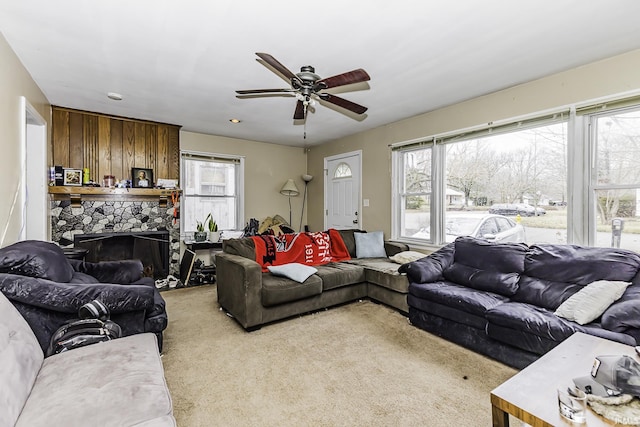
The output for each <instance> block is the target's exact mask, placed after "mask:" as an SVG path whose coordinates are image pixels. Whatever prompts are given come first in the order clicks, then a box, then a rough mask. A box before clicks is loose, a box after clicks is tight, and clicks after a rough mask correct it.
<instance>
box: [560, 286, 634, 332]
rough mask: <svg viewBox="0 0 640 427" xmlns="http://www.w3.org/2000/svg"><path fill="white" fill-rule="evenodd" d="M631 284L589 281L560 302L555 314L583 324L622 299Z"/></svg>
mask: <svg viewBox="0 0 640 427" xmlns="http://www.w3.org/2000/svg"><path fill="white" fill-rule="evenodd" d="M630 284H631V283H629V282H622V281H610V280H597V281H595V282H592V283H589V284H588V285H587V286H585V287H584V288H582V289H581V290H579V291H578V292H576V293H575V294H573V295H571V296H570V297H569V298H568V299H567V300H566V301H565V302H563V303H562V304H560V307H558V308H557V310H556V311H555V313H554V314H555V315H556V316H560V317H562V318H565V319H567V320H572V321H574V322H576V323H579V324H581V325H584V324H586V323H589V322H592V321H593V320H595V319H597V318H598V317H600V316H601V315H602V313H604V312H605V310H606V309H607V308H609V306H610V305H611V304H613V303H614V302H615V301H617V300H618V299H620V297H622V294H624V291H625V289H627V286H629V285H630Z"/></svg>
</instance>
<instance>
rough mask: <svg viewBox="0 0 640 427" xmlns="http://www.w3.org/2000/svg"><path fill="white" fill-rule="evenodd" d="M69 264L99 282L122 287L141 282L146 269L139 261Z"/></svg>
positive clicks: (76, 261) (71, 262)
mask: <svg viewBox="0 0 640 427" xmlns="http://www.w3.org/2000/svg"><path fill="white" fill-rule="evenodd" d="M69 263H70V264H71V266H72V267H73V269H74V270H75V271H77V272H80V273H84V274H88V275H89V276H92V277H95V278H96V279H97V281H98V282H101V283H117V284H120V285H128V284H129V283H133V282H135V281H136V280H139V279H140V278H141V277H142V270H143V268H144V267H143V265H142V261H140V260H138V259H131V260H121V261H100V262H87V261H80V260H74V259H71V260H69Z"/></svg>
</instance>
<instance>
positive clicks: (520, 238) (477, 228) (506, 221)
mask: <svg viewBox="0 0 640 427" xmlns="http://www.w3.org/2000/svg"><path fill="white" fill-rule="evenodd" d="M445 227H446V231H445V240H446V242H453V241H454V240H455V239H456V238H457V237H460V236H471V237H476V238H479V239H485V240H489V241H492V242H516V243H525V241H526V237H525V231H524V227H522V225H520V224H517V223H516V222H515V221H513V220H512V219H510V218H507V217H506V216H504V215H494V214H484V215H474V214H452V213H448V214H447V215H446V217H445ZM429 236H430V233H429V228H422V229H420V230H419V231H418V232H417V233H415V234H413V235H412V237H418V238H428V237H429Z"/></svg>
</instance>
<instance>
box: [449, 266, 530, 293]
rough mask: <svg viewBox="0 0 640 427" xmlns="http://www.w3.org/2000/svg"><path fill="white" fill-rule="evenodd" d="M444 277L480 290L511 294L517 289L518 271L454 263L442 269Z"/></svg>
mask: <svg viewBox="0 0 640 427" xmlns="http://www.w3.org/2000/svg"><path fill="white" fill-rule="evenodd" d="M443 276H444V278H445V279H446V280H448V281H450V282H454V283H459V284H461V285H464V286H468V287H470V288H474V289H478V290H481V291H487V292H493V293H497V294H500V295H506V296H511V295H514V294H515V293H516V291H517V290H518V280H519V278H520V275H519V274H518V273H515V272H514V273H501V272H499V271H489V270H481V269H478V268H473V267H469V266H467V265H464V264H458V263H454V264H453V265H451V266H450V267H449V268H447V269H446V270H445V271H444V274H443Z"/></svg>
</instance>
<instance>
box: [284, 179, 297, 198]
mask: <svg viewBox="0 0 640 427" xmlns="http://www.w3.org/2000/svg"><path fill="white" fill-rule="evenodd" d="M280 194H284V195H285V196H289V197H291V196H297V195H298V194H300V191H298V187H296V183H295V182H293V179H291V178H289V179H288V180H287V182H285V183H284V185H283V186H282V189H281V190H280Z"/></svg>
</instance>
